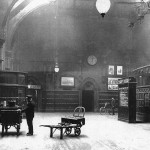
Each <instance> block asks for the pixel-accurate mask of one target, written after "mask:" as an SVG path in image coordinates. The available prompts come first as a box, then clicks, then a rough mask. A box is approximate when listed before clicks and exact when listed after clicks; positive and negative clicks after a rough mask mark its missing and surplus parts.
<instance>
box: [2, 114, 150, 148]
mask: <svg viewBox="0 0 150 150" xmlns="http://www.w3.org/2000/svg"><path fill="white" fill-rule="evenodd" d="M67 115H72V113H36V114H35V118H34V135H33V136H26V131H27V125H26V120H25V119H23V122H22V123H21V130H20V131H21V132H20V135H19V136H18V137H17V136H16V135H15V134H16V129H15V128H14V127H11V128H10V129H9V130H8V134H7V135H5V136H4V137H3V138H2V137H0V150H150V123H136V124H130V123H126V122H122V121H118V118H117V115H115V116H112V115H100V114H99V113H86V114H85V121H86V123H85V125H84V126H82V128H81V135H80V136H79V137H75V136H73V134H72V135H71V136H65V135H64V138H63V139H62V140H60V138H59V134H60V132H59V131H56V132H55V133H54V137H53V138H50V137H49V134H50V130H49V128H45V127H40V126H39V125H41V124H58V123H59V122H60V120H61V117H65V116H67ZM0 134H1V130H0Z"/></svg>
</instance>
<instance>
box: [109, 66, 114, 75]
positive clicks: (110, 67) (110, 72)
mask: <svg viewBox="0 0 150 150" xmlns="http://www.w3.org/2000/svg"><path fill="white" fill-rule="evenodd" d="M108 74H109V75H114V66H112V65H109V66H108Z"/></svg>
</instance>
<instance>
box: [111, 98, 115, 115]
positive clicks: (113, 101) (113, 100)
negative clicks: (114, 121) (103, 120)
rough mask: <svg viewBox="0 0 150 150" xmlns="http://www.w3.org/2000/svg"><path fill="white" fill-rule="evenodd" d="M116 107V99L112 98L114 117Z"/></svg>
mask: <svg viewBox="0 0 150 150" xmlns="http://www.w3.org/2000/svg"><path fill="white" fill-rule="evenodd" d="M115 106H116V101H115V99H114V98H112V99H111V107H112V115H115Z"/></svg>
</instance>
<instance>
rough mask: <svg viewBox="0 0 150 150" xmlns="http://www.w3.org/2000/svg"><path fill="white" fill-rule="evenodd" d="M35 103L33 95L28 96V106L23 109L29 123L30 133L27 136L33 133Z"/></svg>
mask: <svg viewBox="0 0 150 150" xmlns="http://www.w3.org/2000/svg"><path fill="white" fill-rule="evenodd" d="M34 107H35V105H34V103H33V102H32V96H31V95H28V96H27V107H26V108H25V109H23V110H22V112H25V114H26V120H27V125H28V133H27V136H32V135H33V118H34Z"/></svg>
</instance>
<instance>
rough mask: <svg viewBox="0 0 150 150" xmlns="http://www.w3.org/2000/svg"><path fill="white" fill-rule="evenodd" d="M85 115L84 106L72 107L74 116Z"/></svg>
mask: <svg viewBox="0 0 150 150" xmlns="http://www.w3.org/2000/svg"><path fill="white" fill-rule="evenodd" d="M84 115H85V108H84V107H82V106H78V107H76V108H75V109H74V113H73V116H74V117H84Z"/></svg>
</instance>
